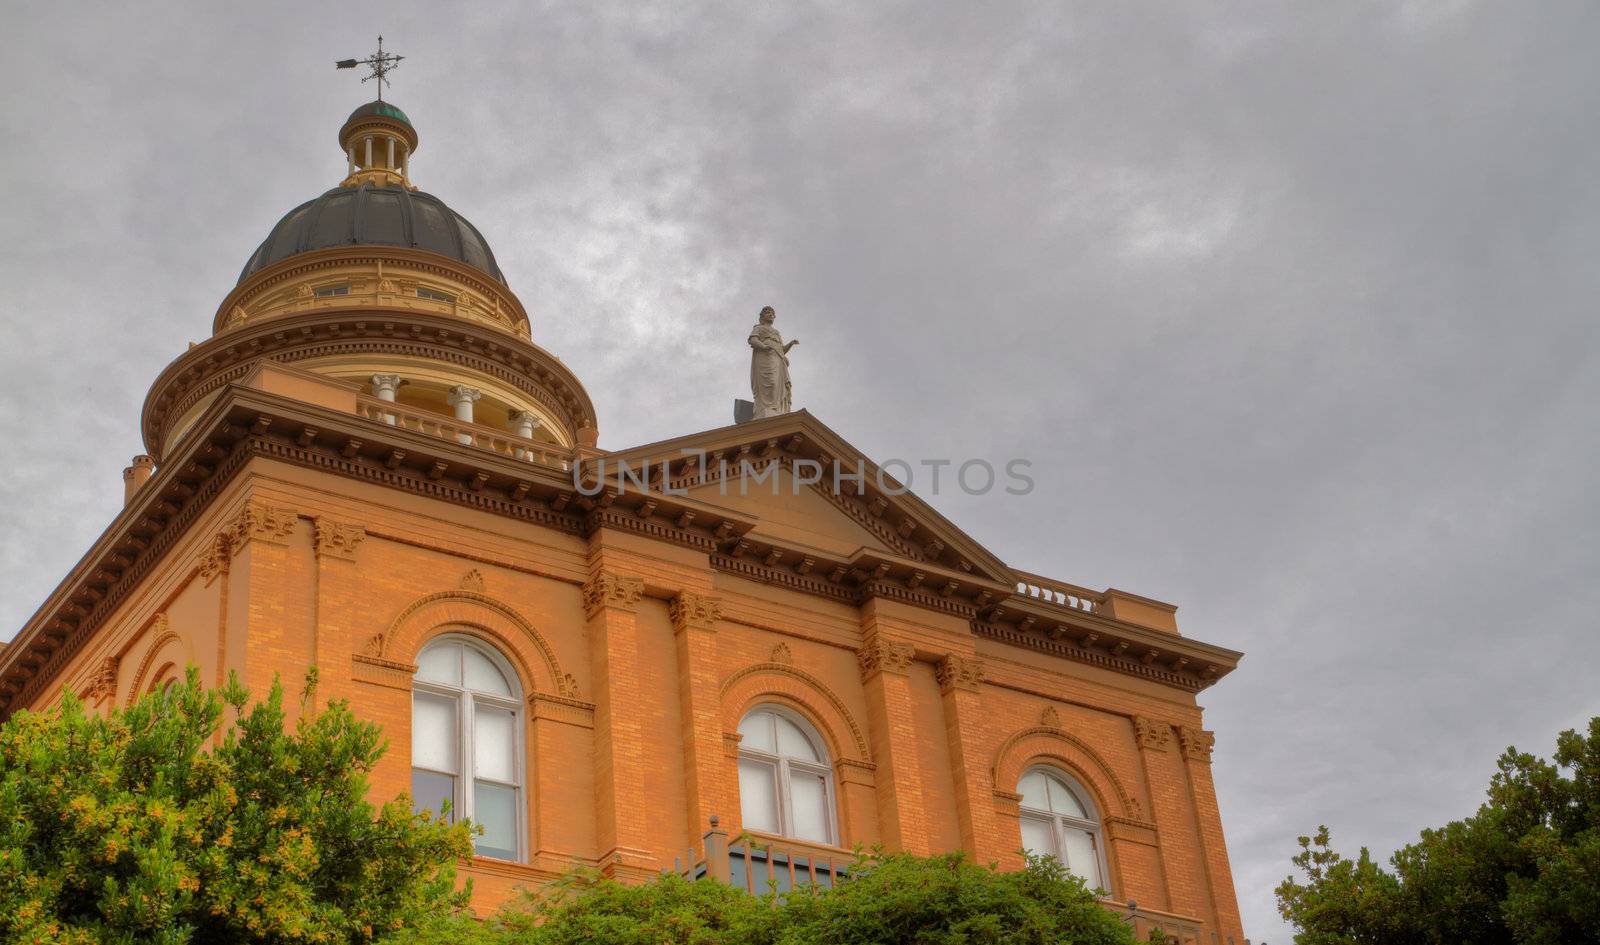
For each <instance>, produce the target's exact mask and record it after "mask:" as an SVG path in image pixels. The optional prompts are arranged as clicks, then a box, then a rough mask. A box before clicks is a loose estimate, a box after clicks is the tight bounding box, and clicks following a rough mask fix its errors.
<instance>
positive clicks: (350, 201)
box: [239, 184, 506, 283]
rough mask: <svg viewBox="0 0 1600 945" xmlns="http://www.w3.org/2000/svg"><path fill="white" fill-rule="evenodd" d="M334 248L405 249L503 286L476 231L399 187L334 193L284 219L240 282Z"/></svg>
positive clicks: (434, 200) (428, 198)
mask: <svg viewBox="0 0 1600 945" xmlns="http://www.w3.org/2000/svg"><path fill="white" fill-rule="evenodd" d="M335 246H405V247H410V248H415V249H424V250H427V251H429V252H433V253H438V254H439V255H441V256H448V257H450V258H451V259H456V260H460V261H461V262H464V263H466V264H467V265H469V266H472V267H474V268H476V269H481V270H483V271H484V272H486V273H488V274H489V275H491V276H493V277H494V278H495V280H496V281H498V282H501V283H504V282H505V281H506V277H505V276H503V275H501V274H500V267H499V266H498V265H496V264H495V261H494V253H493V252H491V251H490V249H489V244H488V243H487V242H485V241H484V238H483V234H481V233H479V232H478V228H477V227H475V226H473V225H472V224H471V223H468V222H467V219H466V217H463V216H462V215H461V214H459V213H457V212H455V211H454V210H451V209H450V208H449V207H447V206H445V205H444V201H442V200H440V199H439V198H438V197H435V196H433V195H432V194H425V193H420V192H415V191H410V190H407V189H406V188H404V187H374V186H372V185H371V184H362V185H361V186H360V187H335V188H334V189H332V190H330V191H328V192H327V193H325V194H323V195H322V196H320V197H318V198H316V199H315V200H308V201H306V202H305V203H303V204H301V205H300V206H298V207H295V208H294V209H293V210H290V211H289V212H288V213H286V214H284V217H283V219H281V220H279V221H278V225H277V226H275V227H273V228H272V232H271V233H268V234H267V238H266V239H265V240H264V241H262V243H261V247H260V248H259V249H257V250H256V251H255V253H254V254H252V255H251V257H250V261H249V262H247V263H245V264H244V271H243V272H241V273H239V281H240V282H243V281H244V280H245V279H246V278H248V277H249V276H250V275H251V274H252V273H256V272H260V271H261V270H262V269H265V268H267V267H268V266H270V265H272V264H273V263H276V262H279V261H281V260H284V259H288V258H289V257H290V256H297V255H299V254H300V253H309V252H311V251H312V250H317V249H330V248H332V247H335Z"/></svg>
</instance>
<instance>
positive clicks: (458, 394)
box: [449, 384, 483, 443]
mask: <svg viewBox="0 0 1600 945" xmlns="http://www.w3.org/2000/svg"><path fill="white" fill-rule="evenodd" d="M482 397H483V391H480V390H478V389H477V388H474V387H466V386H464V385H461V384H457V385H456V386H454V387H452V388H450V396H449V401H450V406H452V407H454V408H456V419H457V420H459V421H461V422H462V423H471V422H472V405H473V404H475V403H477V402H478V400H479V399H480V398H482ZM456 439H457V440H458V441H460V442H462V443H471V442H472V434H471V433H468V432H466V431H465V430H463V431H462V432H460V433H457V434H456Z"/></svg>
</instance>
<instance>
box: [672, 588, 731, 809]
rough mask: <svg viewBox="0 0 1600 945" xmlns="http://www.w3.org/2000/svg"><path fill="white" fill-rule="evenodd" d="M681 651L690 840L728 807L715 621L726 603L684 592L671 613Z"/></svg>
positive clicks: (680, 692) (680, 689) (680, 697)
mask: <svg viewBox="0 0 1600 945" xmlns="http://www.w3.org/2000/svg"><path fill="white" fill-rule="evenodd" d="M670 613H671V616H672V630H673V636H674V638H675V639H676V641H677V650H678V702H679V706H680V709H681V714H682V720H683V721H682V724H683V750H684V758H683V760H684V765H683V766H684V770H685V771H687V772H688V775H689V777H688V785H687V786H688V792H687V793H688V801H689V804H688V812H687V813H688V817H689V837H690V839H691V840H692V839H693V838H695V837H698V836H700V835H701V834H702V833H703V832H704V831H705V829H706V825H707V824H709V823H710V822H711V819H712V818H713V817H717V816H719V815H723V814H725V811H724V805H725V804H726V803H728V802H727V801H726V800H725V798H727V796H728V795H727V792H726V790H725V787H726V777H725V775H726V772H727V770H728V767H727V764H726V760H727V758H726V753H725V752H724V751H723V745H722V712H721V705H720V704H719V700H718V695H719V692H720V689H721V679H720V678H719V674H718V672H717V621H718V620H720V619H721V617H722V600H721V599H720V598H716V597H710V596H707V595H705V594H697V593H694V592H693V591H682V592H680V593H679V594H678V596H677V597H674V598H673V599H672V604H671V608H670Z"/></svg>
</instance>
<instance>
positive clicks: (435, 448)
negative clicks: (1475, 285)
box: [0, 386, 1240, 754]
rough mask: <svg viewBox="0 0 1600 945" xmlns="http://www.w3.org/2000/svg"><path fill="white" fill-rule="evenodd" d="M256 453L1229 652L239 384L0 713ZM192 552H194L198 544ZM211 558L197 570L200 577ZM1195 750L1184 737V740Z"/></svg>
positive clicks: (935, 604)
mask: <svg viewBox="0 0 1600 945" xmlns="http://www.w3.org/2000/svg"><path fill="white" fill-rule="evenodd" d="M255 457H265V458H271V459H274V460H277V461H280V462H284V463H288V464H291V465H297V466H301V467H305V468H311V469H317V470H321V471H324V472H328V473H331V474H334V475H339V476H345V477H348V478H352V479H359V480H365V481H368V482H373V483H376V484H379V485H383V486H386V487H389V488H394V489H400V490H403V491H407V492H412V493H415V494H419V495H424V496H428V497H431V498H436V499H439V500H441V501H445V502H451V503H454V504H457V505H460V506H463V507H466V508H472V509H477V510H479V511H483V512H487V513H490V514H494V515H500V516H504V517H507V518H513V519H517V520H520V521H525V522H528V523H530V524H534V525H538V526H540V527H544V528H552V529H555V530H558V531H561V532H564V533H567V534H571V535H577V536H584V535H589V534H592V533H593V531H594V530H595V529H596V528H627V529H629V530H631V531H634V532H636V533H638V534H643V535H646V536H648V537H651V538H653V539H655V540H660V541H667V542H672V543H676V544H680V545H684V546H686V547H691V548H695V549H697V550H700V551H708V550H709V554H708V560H709V562H710V564H711V566H712V567H713V568H715V569H717V570H719V571H723V572H725V573H729V574H733V575H737V576H739V577H744V578H747V579H750V580H755V581H760V582H763V583H769V584H775V585H779V586H783V587H786V588H788V589H791V590H794V591H797V592H800V593H805V594H810V595H812V596H816V597H821V598H824V599H829V600H834V601H838V602H842V603H847V604H853V605H859V604H861V603H863V602H864V601H866V600H868V599H870V598H874V597H883V598H890V599H894V600H899V601H903V602H905V603H908V604H911V605H913V606H919V607H923V608H926V609H930V610H936V611H939V612H943V613H955V614H959V615H962V616H965V617H967V618H968V619H969V620H970V621H971V627H972V630H973V632H974V633H975V634H976V635H978V636H981V637H985V638H988V639H993V640H997V641H999V642H1002V643H1006V644H1008V645H1012V646H1017V647H1021V648H1026V649H1033V650H1036V651H1040V652H1044V653H1047V654H1050V655H1054V656H1059V657H1063V658H1066V659H1070V660H1073V661H1076V662H1081V663H1085V664H1088V665H1093V666H1097V667H1100V668H1103V669H1108V670H1111V671H1114V672H1118V673H1123V674H1127V675H1131V676H1136V677H1140V678H1144V679H1148V680H1151V681H1154V682H1157V683H1160V684H1162V685H1166V686H1171V687H1174V688H1176V689H1179V690H1182V691H1186V692H1196V691H1199V690H1200V689H1203V688H1205V687H1206V686H1208V685H1210V684H1211V683H1212V682H1214V681H1215V679H1217V678H1220V676H1221V675H1223V674H1225V673H1226V672H1228V671H1230V670H1231V669H1232V668H1233V667H1234V666H1235V665H1236V664H1237V662H1238V659H1239V656H1240V654H1238V653H1236V652H1235V651H1232V650H1226V649H1224V648H1222V647H1216V646H1212V645H1210V644H1206V643H1201V642H1199V641H1194V640H1188V639H1185V638H1182V637H1178V636H1176V635H1174V634H1170V633H1164V632H1160V631H1154V630H1148V629H1145V628H1142V627H1137V626H1134V625H1131V624H1126V623H1122V622H1120V621H1116V620H1113V619H1110V618H1107V617H1103V616H1100V615H1097V614H1091V613H1082V612H1077V611H1072V612H1069V613H1066V614H1055V615H1053V619H1055V620H1056V622H1055V623H1054V624H1053V625H1052V627H1051V629H1050V630H1049V631H1040V630H1037V629H1025V628H1024V627H1023V626H1022V625H1021V623H1010V622H1005V621H1004V619H1003V618H1005V617H1008V616H1011V615H1013V614H1027V613H1029V612H1030V611H1031V610H1037V609H1039V607H1038V605H1037V604H1036V603H1034V602H1031V601H1029V600H1028V599H1026V598H1025V597H1023V596H1022V595H1020V594H1017V593H1015V592H1011V593H1010V595H1009V596H1007V592H1008V589H1007V588H1006V587H1005V585H1002V584H999V583H997V582H995V581H992V580H988V579H985V578H983V577H981V576H978V575H972V574H965V573H960V572H955V571H951V570H946V569H944V568H940V567H937V566H934V565H932V564H930V563H928V562H919V561H913V560H907V559H903V558H898V557H896V556H893V555H887V554H882V553H878V552H865V551H863V552H860V553H858V554H857V555H856V556H854V557H853V558H851V559H849V560H835V559H831V558H829V557H827V556H825V555H822V554H820V553H818V552H817V551H816V550H815V549H811V548H802V547H797V546H790V545H785V544H783V543H781V542H768V541H752V540H751V539H750V537H749V533H750V530H751V528H752V527H753V526H754V524H755V521H754V520H753V519H751V518H749V517H748V516H744V515H740V514H739V513H737V512H732V511H729V510H723V509H718V508H716V507H714V506H709V505H707V504H705V503H703V502H699V501H697V500H693V499H690V498H688V497H681V496H672V495H666V494H662V493H658V492H649V493H643V494H640V493H637V492H635V493H631V494H628V495H625V496H623V495H619V494H616V493H614V492H609V491H608V492H604V493H601V494H598V495H594V496H584V495H582V494H581V492H579V491H578V490H577V489H576V488H575V486H574V485H573V482H572V474H571V472H569V471H567V470H563V469H558V468H554V467H546V466H543V465H540V464H538V463H528V462H518V461H515V460H513V459H512V458H511V457H507V456H502V455H500V454H498V453H493V452H489V451H486V450H479V449H476V448H473V447H468V446H462V445H459V444H456V443H454V442H452V441H449V440H445V439H441V438H438V437H433V436H429V435H426V434H423V433H418V432H416V431H411V430H406V429H404V428H400V427H393V426H389V425H387V424H384V423H381V422H377V421H374V420H369V419H366V418H364V417H361V416H358V415H355V414H349V413H344V412H340V411H335V410H331V409H328V408H323V407H318V406H315V405H312V404H308V403H305V402H303V401H299V400H295V399H292V398H288V397H284V396H280V395H277V394H271V393H267V392H264V391H260V390H255V389H251V388H243V387H238V386H234V387H231V388H230V389H229V390H228V391H227V392H226V394H225V395H224V396H223V397H222V398H220V399H219V400H218V401H217V403H215V404H213V405H212V406H211V407H210V408H209V409H208V410H207V411H206V413H205V414H204V415H203V416H202V417H200V418H199V420H198V421H197V422H196V424H195V427H194V432H193V433H192V434H191V435H190V436H187V437H185V438H184V440H183V441H182V443H181V449H180V450H179V451H178V452H177V453H175V454H174V455H173V456H172V457H171V458H169V459H168V461H167V462H164V463H163V464H162V465H161V467H160V468H159V470H158V472H157V473H156V475H155V477H154V478H153V479H152V481H151V482H150V483H149V484H147V485H146V487H145V488H143V489H141V490H140V492H139V493H138V494H137V495H136V496H135V502H134V504H133V505H130V506H129V507H128V508H127V509H125V510H124V511H123V513H122V514H121V515H119V516H118V517H117V518H116V519H115V520H114V521H113V522H112V524H111V525H110V526H109V527H108V528H107V530H106V531H105V533H104V534H102V536H101V537H100V539H99V540H98V541H97V542H96V543H95V545H94V546H93V547H92V548H91V549H90V551H89V553H88V554H87V555H85V557H84V558H83V559H82V560H81V561H80V562H79V563H78V565H77V566H76V567H74V568H73V570H72V571H71V572H70V573H69V574H68V575H67V577H66V579H65V580H64V581H63V582H62V583H61V585H60V586H58V587H57V589H56V590H55V592H54V593H52V595H51V596H50V598H49V599H48V600H47V601H46V603H45V605H44V606H43V607H41V608H40V610H39V611H38V612H37V613H36V614H35V615H34V617H33V618H32V619H31V620H30V621H29V622H28V624H27V625H26V626H25V627H24V628H23V629H22V631H21V632H20V633H19V634H18V635H17V637H16V640H15V641H14V642H13V644H12V645H11V646H8V647H6V648H5V649H4V650H0V715H4V714H9V712H10V711H12V709H13V707H14V706H16V705H19V704H26V703H27V702H29V701H31V700H32V699H33V698H34V697H35V696H36V695H37V694H38V692H39V691H40V690H41V688H42V687H43V686H44V685H45V684H46V683H47V682H48V681H49V680H50V679H52V678H53V677H54V676H55V675H56V674H57V673H58V672H59V671H60V670H61V669H62V668H63V666H64V665H65V662H66V661H67V660H68V659H70V658H71V655H72V654H73V653H74V652H76V651H77V649H78V648H79V647H81V646H82V645H83V643H84V642H85V641H86V640H87V639H88V637H89V636H90V635H91V634H92V633H93V632H94V631H95V630H96V629H97V628H98V627H99V626H100V625H101V624H102V623H103V622H104V621H105V619H106V618H107V617H108V616H109V615H110V614H111V613H112V612H113V611H114V610H115V609H116V607H117V606H119V605H120V604H121V603H122V601H123V600H124V599H125V598H126V596H127V594H128V592H129V591H130V590H131V588H132V587H134V586H135V585H136V584H137V583H138V582H139V580H140V579H141V578H142V577H143V576H144V575H145V574H147V573H149V571H150V570H151V568H152V567H153V565H154V563H155V562H156V561H157V560H159V559H160V558H161V557H162V556H163V555H164V554H165V553H166V552H167V551H168V550H170V549H171V547H172V546H173V544H174V543H175V542H176V541H177V540H178V539H179V537H180V536H181V535H182V534H183V533H184V531H185V530H186V529H187V528H188V526H189V525H190V524H192V522H193V521H194V520H195V518H196V517H197V516H198V515H199V514H200V513H201V511H202V510H203V509H205V507H206V506H208V505H209V504H210V503H211V502H212V501H213V500H214V499H215V497H216V495H217V494H218V493H219V491H220V490H221V488H222V486H223V485H224V484H225V483H226V482H227V481H228V480H229V479H230V478H231V477H232V476H233V475H235V474H236V473H238V472H239V471H240V469H242V468H243V467H244V465H245V464H246V463H248V462H249V460H250V459H252V458H255ZM201 559H202V562H203V561H204V560H205V559H206V555H205V554H204V553H202V555H201ZM225 566H226V565H225V561H223V562H220V563H217V565H216V567H214V568H212V570H213V572H214V573H213V575H212V576H215V573H220V572H221V570H222V569H223V568H225ZM1196 753H1197V754H1198V750H1197V751H1196Z"/></svg>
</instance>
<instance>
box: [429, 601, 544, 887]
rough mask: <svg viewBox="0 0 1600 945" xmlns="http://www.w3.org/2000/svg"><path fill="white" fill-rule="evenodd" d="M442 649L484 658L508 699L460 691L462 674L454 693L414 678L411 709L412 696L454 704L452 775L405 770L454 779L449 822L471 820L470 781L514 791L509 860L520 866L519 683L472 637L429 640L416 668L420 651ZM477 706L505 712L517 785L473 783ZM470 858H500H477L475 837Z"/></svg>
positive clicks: (523, 833) (524, 836) (523, 805)
mask: <svg viewBox="0 0 1600 945" xmlns="http://www.w3.org/2000/svg"><path fill="white" fill-rule="evenodd" d="M447 644H457V645H461V646H464V647H469V648H471V649H473V650H476V651H477V652H479V653H481V654H482V655H484V656H486V657H488V658H489V661H490V662H491V663H493V664H494V666H495V668H496V669H498V670H500V675H502V676H504V677H505V680H506V684H507V685H508V686H510V687H511V690H512V694H511V696H510V698H507V697H506V696H501V695H496V694H494V693H490V692H483V691H481V690H477V689H468V688H467V687H466V676H465V674H464V673H463V675H462V685H461V687H460V688H457V687H455V686H449V685H445V684H444V683H437V682H431V681H429V680H425V679H418V678H417V677H416V676H412V678H411V691H412V700H413V705H414V704H415V699H416V693H418V692H423V693H427V694H429V695H434V696H442V697H444V698H449V699H454V700H455V702H456V748H457V751H456V767H457V769H458V770H457V771H456V772H455V773H454V774H452V773H450V772H448V771H438V770H435V769H433V768H423V767H419V766H418V765H417V764H415V763H414V762H413V764H412V765H411V770H412V771H426V772H428V773H429V774H435V775H439V776H441V777H448V778H452V779H453V780H454V785H453V787H452V789H451V793H452V794H453V795H454V799H453V801H452V803H451V805H450V817H451V819H452V821H459V820H470V819H472V815H473V803H474V798H473V792H472V790H471V788H472V784H473V782H474V781H480V780H481V781H485V782H488V783H490V784H497V785H500V786H501V787H509V788H512V789H513V790H515V791H516V800H515V802H514V806H515V808H516V853H515V856H514V857H513V860H514V861H515V862H518V863H523V862H526V861H527V856H528V853H527V851H528V822H527V821H528V800H527V798H528V795H527V784H528V772H527V765H526V764H525V761H524V759H526V757H527V748H526V744H525V741H526V732H525V729H526V727H527V726H526V722H525V721H524V718H523V705H522V682H521V680H520V679H518V677H517V674H516V672H515V671H514V670H512V668H511V663H510V661H509V660H507V659H506V658H505V656H503V655H502V654H501V653H500V651H499V650H497V649H495V648H494V647H492V646H490V645H488V644H486V643H484V642H483V641H482V640H479V639H478V638H476V637H474V636H471V635H469V634H464V633H447V634H443V635H441V636H437V637H434V638H433V639H432V640H429V641H428V644H427V646H424V647H423V648H422V649H421V650H419V651H417V657H418V661H419V663H420V660H421V656H422V654H423V653H424V652H426V651H427V650H429V649H432V648H433V647H436V646H444V645H447ZM479 703H482V704H484V705H490V706H494V707H495V708H497V709H508V710H510V712H511V731H512V740H513V744H512V747H511V751H512V766H513V771H512V773H513V775H514V776H515V777H516V779H517V783H515V784H506V783H505V782H503V781H496V780H494V779H492V778H479V777H478V776H477V771H476V769H477V765H476V757H475V754H474V752H475V749H476V745H475V744H474V743H475V741H476V739H475V737H474V733H475V732H476V731H477V726H476V723H477V719H476V718H475V716H474V713H475V712H476V708H477V705H478V704H479ZM415 712H416V710H415V708H413V709H412V714H413V716H415ZM472 855H473V856H481V857H485V858H487V859H500V858H499V857H495V856H489V855H488V854H482V853H478V852H477V841H476V838H474V841H473V854H472Z"/></svg>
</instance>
